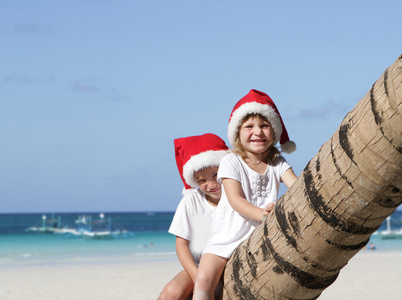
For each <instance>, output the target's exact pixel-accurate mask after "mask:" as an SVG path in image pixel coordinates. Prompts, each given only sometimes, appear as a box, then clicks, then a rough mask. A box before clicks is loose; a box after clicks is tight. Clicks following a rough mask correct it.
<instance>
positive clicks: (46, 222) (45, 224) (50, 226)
mask: <svg viewBox="0 0 402 300" xmlns="http://www.w3.org/2000/svg"><path fill="white" fill-rule="evenodd" d="M61 230H63V228H62V227H61V217H60V216H58V217H57V219H56V218H55V216H54V213H52V217H51V219H48V218H47V216H46V215H43V216H42V225H41V226H37V227H35V226H33V227H29V228H27V229H26V231H34V232H41V233H58V232H59V231H61Z"/></svg>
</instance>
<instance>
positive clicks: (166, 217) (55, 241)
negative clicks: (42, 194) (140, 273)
mask: <svg viewBox="0 0 402 300" xmlns="http://www.w3.org/2000/svg"><path fill="white" fill-rule="evenodd" d="M80 215H83V214H75V213H71V214H66V213H63V214H55V219H59V217H60V219H61V226H62V227H68V228H75V227H76V226H77V225H76V224H75V221H76V220H77V219H78V217H79V216H80ZM85 215H86V216H89V215H91V216H92V218H93V219H94V220H95V219H98V218H99V214H97V213H86V214H85ZM173 215H174V213H173V212H170V213H105V218H109V217H111V218H112V220H113V223H114V225H116V224H117V225H118V226H119V227H120V228H123V229H125V230H127V231H128V232H130V233H132V234H130V235H125V236H121V237H118V238H113V239H96V240H91V239H85V238H83V237H77V236H73V235H69V234H55V233H39V232H29V231H26V229H27V228H29V227H31V226H35V227H41V226H42V216H43V214H0V267H1V266H2V265H3V266H18V265H27V264H58V263H69V264H70V263H91V262H99V261H102V262H116V261H132V260H158V259H175V258H176V253H175V237H174V236H172V235H171V234H169V233H168V232H167V230H168V228H169V226H170V223H171V221H172V219H173ZM46 216H47V219H48V220H49V219H51V214H46Z"/></svg>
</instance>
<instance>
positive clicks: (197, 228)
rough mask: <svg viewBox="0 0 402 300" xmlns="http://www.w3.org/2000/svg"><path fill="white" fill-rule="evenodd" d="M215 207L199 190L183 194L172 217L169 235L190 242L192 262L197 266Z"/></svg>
mask: <svg viewBox="0 0 402 300" xmlns="http://www.w3.org/2000/svg"><path fill="white" fill-rule="evenodd" d="M215 210H216V207H214V206H212V205H211V204H210V203H209V202H208V201H207V199H206V197H205V194H204V193H203V192H201V190H200V189H199V188H197V189H191V190H189V191H187V192H186V193H185V195H184V196H183V198H182V200H181V201H180V203H179V205H178V206H177V209H176V212H175V214H174V217H173V221H172V223H171V225H170V228H169V233H171V234H173V235H175V236H178V237H181V238H183V239H186V240H188V241H189V242H190V250H191V253H192V255H193V258H194V261H195V262H196V263H197V264H198V262H199V260H200V258H201V254H202V251H203V248H204V245H205V242H206V240H207V238H208V236H209V232H210V229H211V224H212V218H213V215H214V213H215Z"/></svg>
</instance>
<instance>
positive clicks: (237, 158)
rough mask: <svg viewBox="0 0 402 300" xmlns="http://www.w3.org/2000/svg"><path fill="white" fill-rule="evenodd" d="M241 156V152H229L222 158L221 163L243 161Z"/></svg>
mask: <svg viewBox="0 0 402 300" xmlns="http://www.w3.org/2000/svg"><path fill="white" fill-rule="evenodd" d="M241 160H242V159H241V157H240V155H239V154H237V153H234V152H229V153H228V154H226V155H225V156H224V157H223V158H222V159H221V163H222V161H241Z"/></svg>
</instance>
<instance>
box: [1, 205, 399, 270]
mask: <svg viewBox="0 0 402 300" xmlns="http://www.w3.org/2000/svg"><path fill="white" fill-rule="evenodd" d="M80 215H83V214H77V213H69V214H66V213H63V214H55V219H58V217H60V219H59V220H60V223H61V226H62V227H68V228H74V227H75V226H76V224H75V223H74V222H75V220H77V218H78V217H79V216H80ZM85 215H87V216H88V215H91V216H92V218H93V219H96V218H98V214H97V213H92V214H88V213H86V214H85ZM173 215H174V213H173V212H167V213H105V218H108V217H111V218H112V220H113V222H114V223H115V224H117V225H118V226H119V227H120V228H124V229H125V230H127V231H129V232H131V233H133V234H132V235H129V236H125V237H120V238H114V239H106V240H88V239H84V238H82V237H76V236H71V235H66V234H54V233H38V232H27V231H26V229H27V228H29V227H31V226H37V227H41V225H42V216H43V214H0V267H2V266H10V267H11V266H13V267H18V266H23V265H24V266H25V265H38V264H39V265H42V264H73V263H99V262H104V263H109V262H110V263H114V262H125V261H150V260H166V259H168V260H171V259H176V253H175V237H174V236H172V235H171V234H169V233H168V232H167V230H168V228H169V226H170V223H171V221H172V219H173ZM46 216H47V219H51V214H46ZM391 220H392V228H393V229H397V228H400V227H401V225H402V211H397V212H395V213H394V214H393V215H392V219H391ZM385 228H386V222H384V223H383V224H382V225H381V227H380V229H379V230H384V229H385ZM371 242H373V243H374V245H375V247H376V251H402V239H399V240H382V239H381V238H380V237H379V236H378V235H375V234H374V235H373V236H372V237H371Z"/></svg>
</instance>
